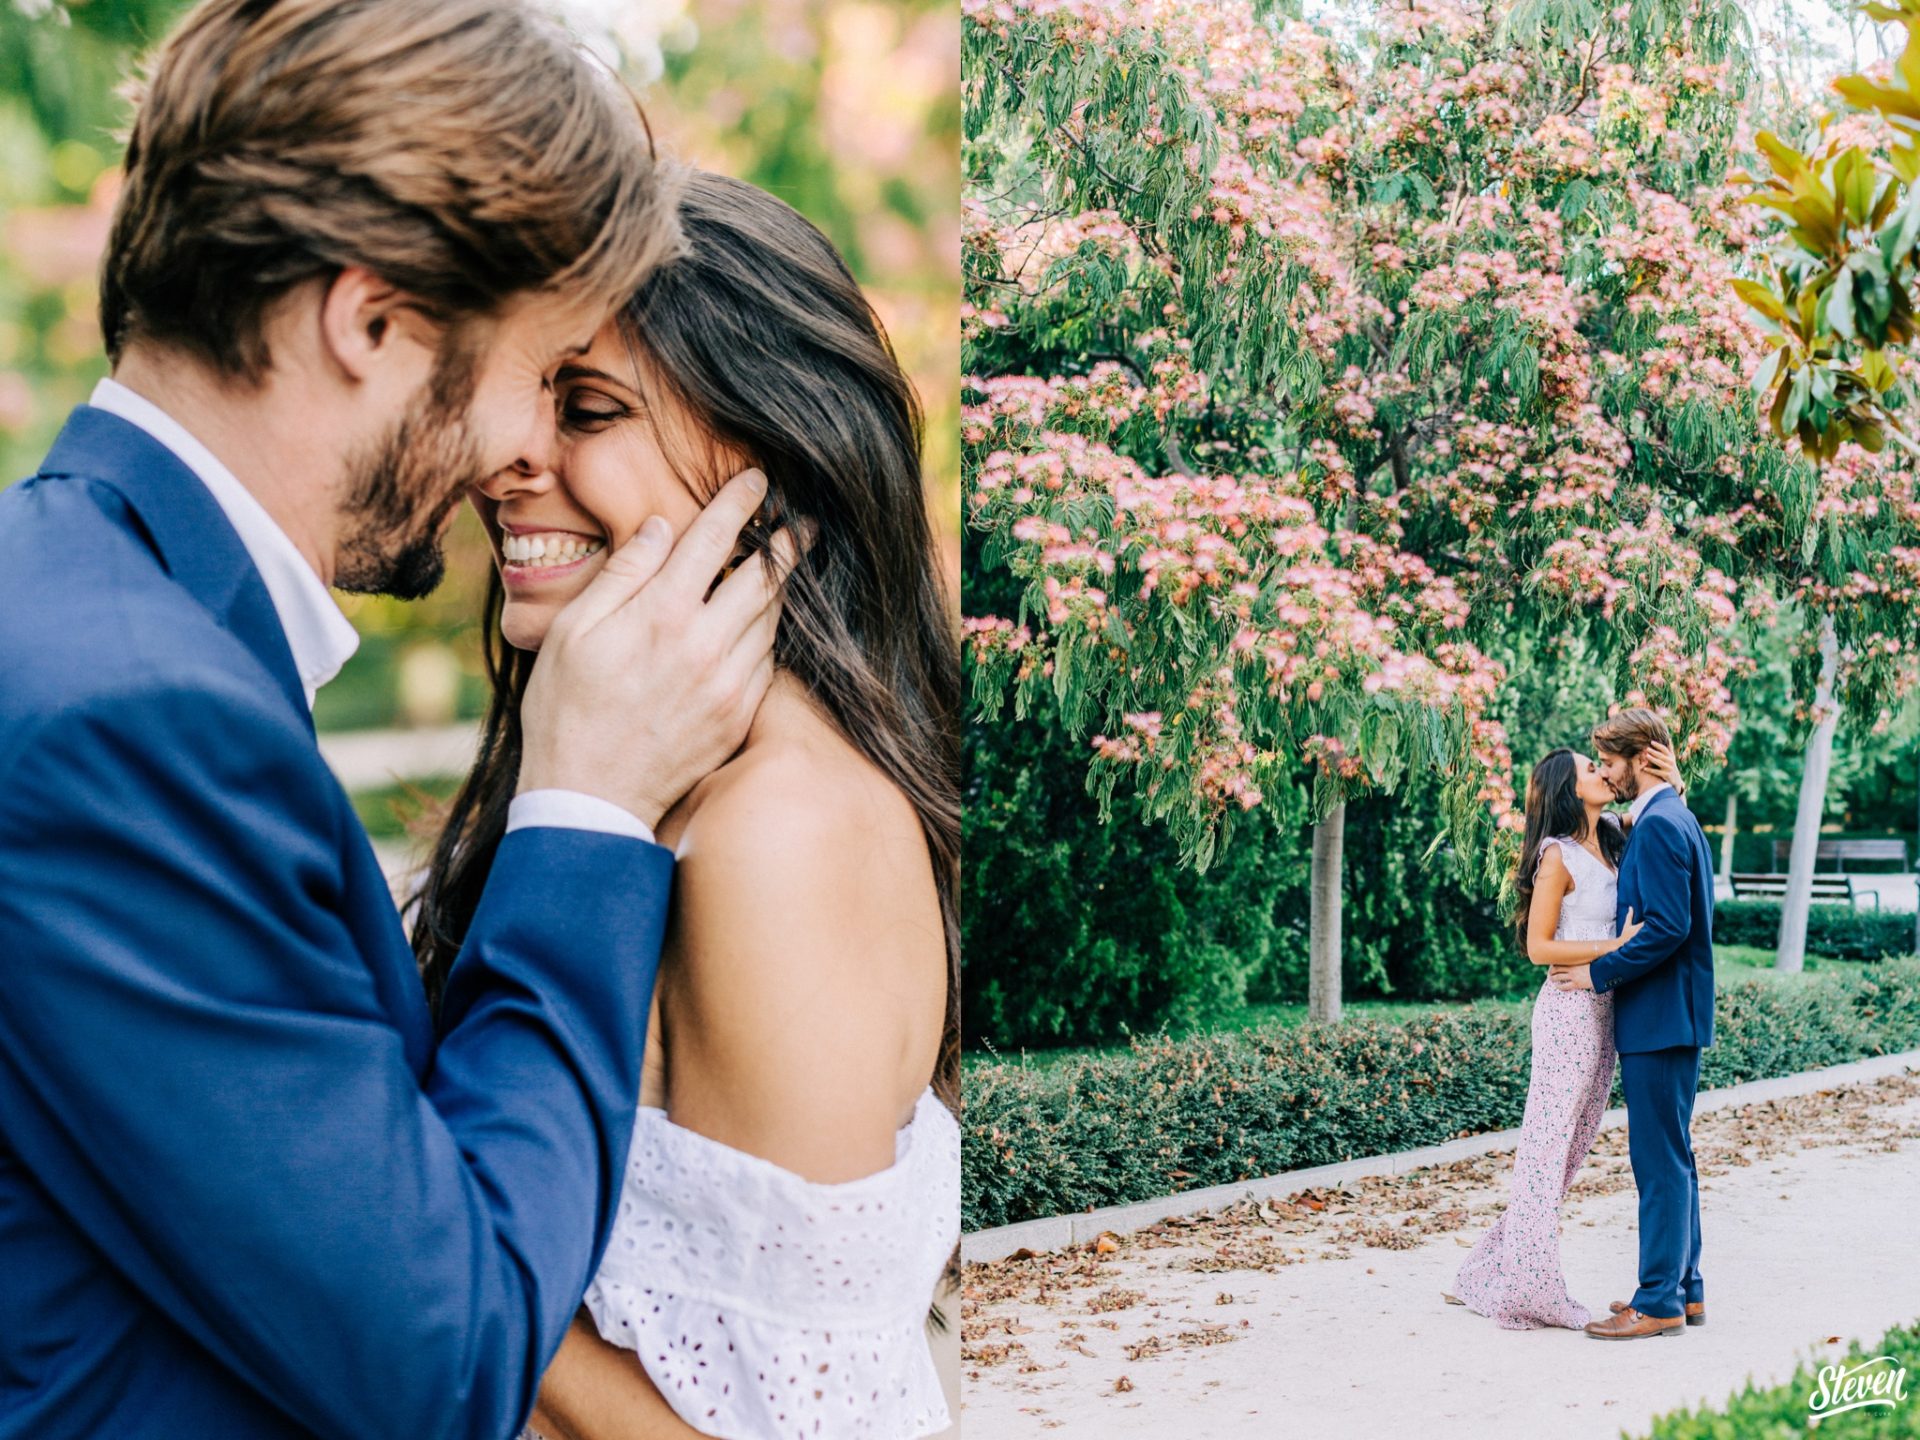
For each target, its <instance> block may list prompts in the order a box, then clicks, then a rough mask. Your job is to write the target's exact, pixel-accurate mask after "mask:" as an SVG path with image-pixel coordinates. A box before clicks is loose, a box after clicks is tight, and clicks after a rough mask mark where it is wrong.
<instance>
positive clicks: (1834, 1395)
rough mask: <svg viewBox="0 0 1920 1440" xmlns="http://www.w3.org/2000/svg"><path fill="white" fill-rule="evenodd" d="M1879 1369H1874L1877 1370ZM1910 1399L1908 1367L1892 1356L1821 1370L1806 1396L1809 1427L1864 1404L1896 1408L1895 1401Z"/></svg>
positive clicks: (1832, 1366)
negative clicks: (1848, 1366)
mask: <svg viewBox="0 0 1920 1440" xmlns="http://www.w3.org/2000/svg"><path fill="white" fill-rule="evenodd" d="M1876 1366H1877V1367H1879V1368H1877V1369H1876V1368H1875V1367H1876ZM1906 1398H1907V1367H1906V1366H1904V1365H1895V1364H1894V1363H1893V1358H1892V1357H1891V1356H1889V1355H1876V1356H1874V1357H1873V1358H1872V1359H1871V1360H1862V1361H1861V1362H1860V1363H1859V1364H1858V1365H1855V1366H1854V1367H1853V1368H1852V1369H1851V1370H1849V1369H1848V1368H1847V1367H1846V1366H1844V1365H1826V1366H1823V1367H1821V1370H1820V1376H1819V1379H1818V1381H1817V1383H1816V1384H1815V1385H1814V1387H1813V1394H1812V1395H1810V1396H1808V1397H1807V1409H1809V1410H1810V1411H1812V1412H1813V1413H1812V1414H1811V1415H1809V1416H1808V1417H1807V1424H1808V1425H1818V1424H1819V1423H1820V1422H1821V1421H1822V1420H1825V1419H1826V1418H1827V1417H1828V1416H1830V1415H1838V1414H1839V1413H1840V1412H1841V1411H1843V1410H1858V1409H1859V1408H1860V1407H1861V1406H1863V1405H1885V1406H1886V1407H1887V1408H1888V1409H1892V1408H1893V1403H1894V1401H1896V1400H1904V1399H1906Z"/></svg>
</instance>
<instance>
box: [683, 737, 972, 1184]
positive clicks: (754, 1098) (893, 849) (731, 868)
mask: <svg viewBox="0 0 1920 1440" xmlns="http://www.w3.org/2000/svg"><path fill="white" fill-rule="evenodd" d="M829 742H830V743H829ZM690 801H691V802H692V803H691V804H690V805H689V807H688V810H689V813H688V814H687V815H686V817H685V819H684V823H683V824H682V825H681V826H680V827H679V833H678V835H677V837H675V849H676V852H677V854H678V857H679V862H678V868H677V872H676V879H675V912H676V913H675V919H674V926H673V931H674V940H673V949H672V956H671V964H670V965H668V966H667V967H666V968H665V969H663V972H662V979H661V1002H662V1006H663V1009H664V1011H665V1012H666V1028H667V1030H668V1034H669V1040H668V1057H669V1060H668V1064H669V1067H670V1068H669V1077H668V1095H669V1109H670V1111H671V1112H672V1114H673V1118H674V1120H675V1121H676V1122H677V1123H680V1124H686V1125H689V1126H690V1127H691V1128H693V1129H697V1130H701V1131H702V1132H703V1133H707V1134H709V1135H712V1136H713V1137H714V1138H716V1139H719V1140H722V1141H723V1142H725V1143H728V1144H732V1145H734V1146H736V1147H737V1148H740V1149H744V1150H747V1151H749V1152H750V1153H754V1154H759V1155H762V1156H764V1157H765V1158H768V1159H772V1160H774V1161H776V1163H780V1164H783V1165H786V1166H787V1167H788V1168H790V1169H793V1170H796V1171H798V1172H799V1173H800V1174H802V1175H806V1176H808V1177H809V1178H813V1179H822V1180H827V1179H850V1178H854V1177H856V1176H858V1175H863V1174H870V1173H872V1172H873V1171H874V1170H876V1169H881V1168H884V1167H885V1165H886V1164H888V1163H890V1162H891V1159H892V1154H893V1135H894V1130H895V1129H896V1127H897V1126H898V1125H899V1123H900V1121H901V1119H902V1118H903V1114H902V1109H903V1106H904V1107H905V1108H906V1109H908V1110H910V1108H911V1101H912V1099H913V1098H914V1097H915V1096H916V1095H917V1093H918V1089H919V1087H920V1086H921V1085H924V1083H925V1081H926V1079H927V1078H928V1076H929V1075H930V1073H931V1068H932V1056H933V1054H934V1053H935V1050H936V1048H937V1045H938V1040H939V1025H940V1021H941V1017H943V1015H944V1008H945V984H946V963H945V956H946V948H945V930H944V925H943V920H942V916H941V912H940V904H939V896H938V892H937V890H936V888H935V885H934V880H933V866H932V861H931V859H930V857H929V855H928V851H927V847H926V842H925V839H924V837H923V834H922V832H921V828H920V823H919V819H918V816H917V815H916V813H915V811H914V809H913V806H912V804H911V803H910V802H909V801H908V799H907V797H906V796H905V794H904V793H902V792H901V790H900V789H899V787H898V786H896V785H894V784H893V783H892V782H891V780H889V779H888V778H887V776H886V775H885V774H884V773H883V772H882V771H880V770H879V769H878V767H876V766H874V765H873V764H872V763H871V762H869V761H868V760H866V758H865V757H864V756H862V755H860V753H859V752H858V751H857V750H855V749H854V748H853V747H852V746H850V745H848V744H846V742H845V741H844V740H842V739H840V737H838V736H837V735H829V736H828V737H827V739H824V740H823V738H822V736H820V735H819V734H815V733H812V732H811V731H810V730H809V729H808V728H807V727H798V729H797V732H796V733H793V734H791V735H788V736H783V737H781V738H776V739H773V740H770V741H768V742H767V743H763V744H758V745H752V746H749V747H748V749H747V750H746V751H744V752H743V753H742V754H741V755H740V756H739V757H738V758H737V759H735V760H734V761H733V762H732V763H730V764H729V765H728V766H726V767H724V769H723V770H721V771H719V772H716V774H715V775H714V776H712V777H710V778H709V780H708V781H707V782H706V783H705V784H704V785H703V786H702V787H701V790H700V791H699V792H698V793H697V794H696V795H695V796H692V797H690ZM923 1057H924V1065H922V1063H921V1060H922V1058H923Z"/></svg>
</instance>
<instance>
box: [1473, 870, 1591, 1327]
mask: <svg viewBox="0 0 1920 1440" xmlns="http://www.w3.org/2000/svg"><path fill="white" fill-rule="evenodd" d="M1552 843H1554V844H1556V845H1558V846H1559V847H1560V854H1561V858H1562V859H1564V860H1565V861H1566V864H1567V870H1568V872H1569V873H1570V874H1571V875H1572V877H1573V887H1574V888H1573V889H1572V890H1571V891H1569V892H1568V894H1567V895H1566V897H1565V898H1564V899H1563V900H1562V901H1561V905H1560V923H1559V924H1558V925H1557V926H1556V927H1555V929H1554V932H1553V938H1554V939H1556V940H1608V939H1611V938H1612V937H1613V934H1614V893H1615V892H1614V874H1613V871H1612V870H1610V869H1609V868H1608V867H1607V866H1606V864H1605V863H1604V862H1602V861H1600V860H1598V859H1596V858H1595V857H1594V856H1593V855H1592V853H1591V852H1589V851H1588V850H1586V849H1584V848H1583V847H1582V846H1581V845H1580V844H1579V843H1578V842H1577V841H1574V840H1571V839H1567V838H1565V837H1559V838H1556V839H1555V840H1554V841H1553V842H1552ZM1613 1061H1614V1048H1613V996H1611V995H1596V994H1594V993H1593V992H1592V991H1591V990H1556V989H1554V987H1553V986H1552V985H1551V984H1547V983H1544V981H1543V983H1542V984H1541V987H1540V994H1539V995H1538V996H1537V997H1536V998H1535V1000H1534V1002H1533V1073H1532V1076H1531V1077H1530V1078H1529V1080H1528V1082H1527V1110H1526V1115H1525V1118H1524V1119H1523V1120H1522V1121H1521V1124H1520V1144H1519V1148H1518V1149H1517V1150H1515V1152H1514V1156H1513V1189H1512V1194H1511V1195H1510V1196H1509V1198H1508V1200H1507V1208H1506V1211H1505V1212H1504V1213H1503V1214H1502V1215H1501V1216H1500V1218H1499V1219H1498V1220H1497V1221H1495V1222H1494V1226H1493V1228H1492V1229H1491V1230H1489V1231H1488V1232H1487V1233H1486V1234H1485V1235H1484V1236H1482V1237H1481V1240H1480V1243H1479V1244H1478V1245H1476V1246H1475V1247H1474V1249H1473V1253H1472V1254H1471V1255H1469V1256H1467V1258H1466V1259H1465V1260H1464V1261H1463V1262H1461V1265H1460V1273H1459V1274H1458V1275H1457V1276H1456V1277H1455V1278H1454V1282H1453V1293H1454V1295H1455V1296H1457V1297H1458V1298H1459V1299H1460V1300H1462V1301H1463V1302H1465V1303H1466V1305H1467V1306H1468V1307H1470V1308H1471V1309H1473V1310H1475V1311H1476V1312H1478V1313H1479V1314H1482V1315H1486V1316H1489V1317H1491V1318H1492V1319H1493V1320H1494V1321H1495V1322H1496V1323H1497V1324H1498V1325H1499V1326H1500V1328H1501V1329H1502V1330H1536V1329H1539V1328H1540V1327H1542V1326H1546V1325H1564V1326H1567V1327H1569V1328H1571V1329H1578V1328H1580V1327H1581V1326H1583V1325H1585V1324H1586V1323H1587V1321H1588V1320H1590V1319H1591V1318H1592V1314H1591V1312H1589V1311H1588V1309H1587V1308H1586V1307H1585V1306H1584V1305H1582V1304H1580V1303H1579V1302H1578V1301H1576V1300H1575V1299H1573V1297H1572V1296H1570V1295H1568V1293H1567V1280H1566V1275H1565V1273H1564V1271H1563V1270H1562V1269H1561V1265H1560V1204H1561V1201H1563V1200H1564V1199H1565V1198H1566V1194H1567V1191H1568V1190H1569V1189H1571V1188H1572V1187H1573V1180H1574V1177H1575V1176H1576V1175H1578V1174H1579V1173H1580V1166H1581V1163H1582V1162H1583V1161H1584V1160H1585V1159H1586V1156H1587V1151H1588V1149H1589V1148H1591V1147H1592V1145H1593V1141H1594V1137H1595V1136H1596V1135H1598V1134H1599V1133H1600V1119H1601V1117H1602V1116H1603V1115H1604V1114H1605V1113H1606V1108H1607V1092H1608V1091H1609V1090H1610V1089H1611V1088H1612V1085H1613Z"/></svg>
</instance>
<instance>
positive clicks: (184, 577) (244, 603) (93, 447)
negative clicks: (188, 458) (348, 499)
mask: <svg viewBox="0 0 1920 1440" xmlns="http://www.w3.org/2000/svg"><path fill="white" fill-rule="evenodd" d="M40 473H41V474H43V475H75V476H84V477H87V478H90V479H94V480H99V481H102V482H104V483H105V484H107V485H110V486H112V487H113V488H114V489H115V490H117V491H119V492H120V494H121V495H122V496H124V497H125V499H126V501H127V503H128V505H130V506H131V507H132V508H133V511H134V513H135V514H136V515H138V516H139V517H140V523H141V524H142V525H143V526H144V527H145V528H146V531H147V535H148V537H149V539H150V540H151V542H152V544H153V547H154V549H155V551H156V552H157V553H158V554H159V556H160V563H161V564H162V565H163V566H165V567H166V571H167V573H168V574H169V575H171V576H172V577H173V578H174V579H175V580H176V581H178V582H179V583H180V585H181V586H182V587H183V588H185V589H186V590H187V592H188V593H189V594H191V595H192V596H193V597H194V598H195V599H196V600H198V601H199V602H200V603H201V604H202V605H204V606H206V607H207V609H208V610H209V611H210V612H212V614H213V616H214V617H215V618H216V619H217V620H219V622H220V623H221V624H222V625H223V626H225V627H226V628H227V629H228V630H229V631H231V632H232V633H233V635H234V637H235V638H236V639H237V640H239V641H240V643H241V644H243V645H245V646H246V647H247V649H248V650H250V651H252V652H253V654H254V656H255V657H256V658H257V659H258V660H259V661H260V663H261V664H262V665H264V666H265V667H266V669H267V672H268V673H269V674H270V675H272V676H273V678H274V680H275V682H276V683H278V685H279V686H280V689H281V691H282V692H283V693H284V694H285V695H286V697H287V699H288V702H289V703H290V704H292V706H293V707H294V709H295V710H297V711H298V712H299V714H300V717H301V719H302V720H303V721H304V722H305V724H306V726H307V728H308V729H309V730H311V729H312V728H313V715H312V712H311V711H309V710H308V708H307V697H306V691H305V689H304V688H303V687H302V685H301V684H300V672H299V670H298V669H297V668H295V666H294V663H293V651H292V650H291V649H290V648H289V647H288V645H287V636H286V632H285V631H284V630H283V629H282V628H281V626H280V617H279V615H278V614H277V613H276V612H275V610H274V608H273V599H272V597H271V596H270V595H268V594H267V587H266V582H264V581H263V580H261V578H260V572H259V570H257V569H256V568H255V567H254V563H253V558H252V557H251V556H250V555H248V554H247V547H246V546H245V545H243V544H241V543H240V537H239V535H238V534H236V533H235V531H234V528H233V525H232V524H231V522H229V521H228V519H227V516H226V512H225V511H223V510H222V509H221V508H220V503H219V501H217V500H215V499H214V498H213V493H212V492H211V491H209V490H208V489H207V487H206V485H205V484H204V483H202V481H201V479H200V477H199V476H197V475H195V474H194V473H193V471H192V470H190V469H189V468H188V467H187V465H186V463H185V462H184V461H182V460H181V459H180V457H179V456H177V455H175V454H174V453H173V452H172V451H171V450H169V449H167V447H166V446H164V445H162V444H161V443H160V442H159V441H158V440H156V439H154V438H153V437H152V436H151V435H149V434H147V432H146V431H144V430H142V429H141V428H140V427H139V426H138V425H133V424H129V423H128V422H127V421H125V420H122V419H121V418H120V417H119V416H117V415H110V414H108V413H107V412H106V411H104V410H96V409H95V408H94V407H92V406H91V405H82V406H80V407H79V408H78V409H76V410H75V411H74V412H73V414H72V416H71V417H70V418H69V419H68V420H67V423H66V427H65V428H64V429H62V430H61V432H60V438H59V439H57V440H55V441H54V443H53V449H52V450H51V451H50V452H49V453H48V455H47V459H46V463H45V464H44V465H42V466H41V467H40Z"/></svg>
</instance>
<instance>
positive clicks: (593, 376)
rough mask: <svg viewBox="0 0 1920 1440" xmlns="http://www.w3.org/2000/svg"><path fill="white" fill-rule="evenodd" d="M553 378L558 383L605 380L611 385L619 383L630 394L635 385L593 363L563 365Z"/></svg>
mask: <svg viewBox="0 0 1920 1440" xmlns="http://www.w3.org/2000/svg"><path fill="white" fill-rule="evenodd" d="M553 378H554V381H555V383H556V384H557V383H562V382H565V381H568V380H604V381H606V382H607V383H608V384H609V385H618V386H619V387H620V388H621V389H622V390H625V391H627V392H628V393H629V394H631V393H632V392H633V386H632V385H630V384H628V383H627V382H626V381H625V380H620V379H617V378H615V377H614V376H612V375H609V374H608V373H607V372H606V371H604V370H596V369H594V368H593V367H592V366H591V365H562V366H561V367H560V370H559V373H558V374H556V375H555V376H554V377H553Z"/></svg>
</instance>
